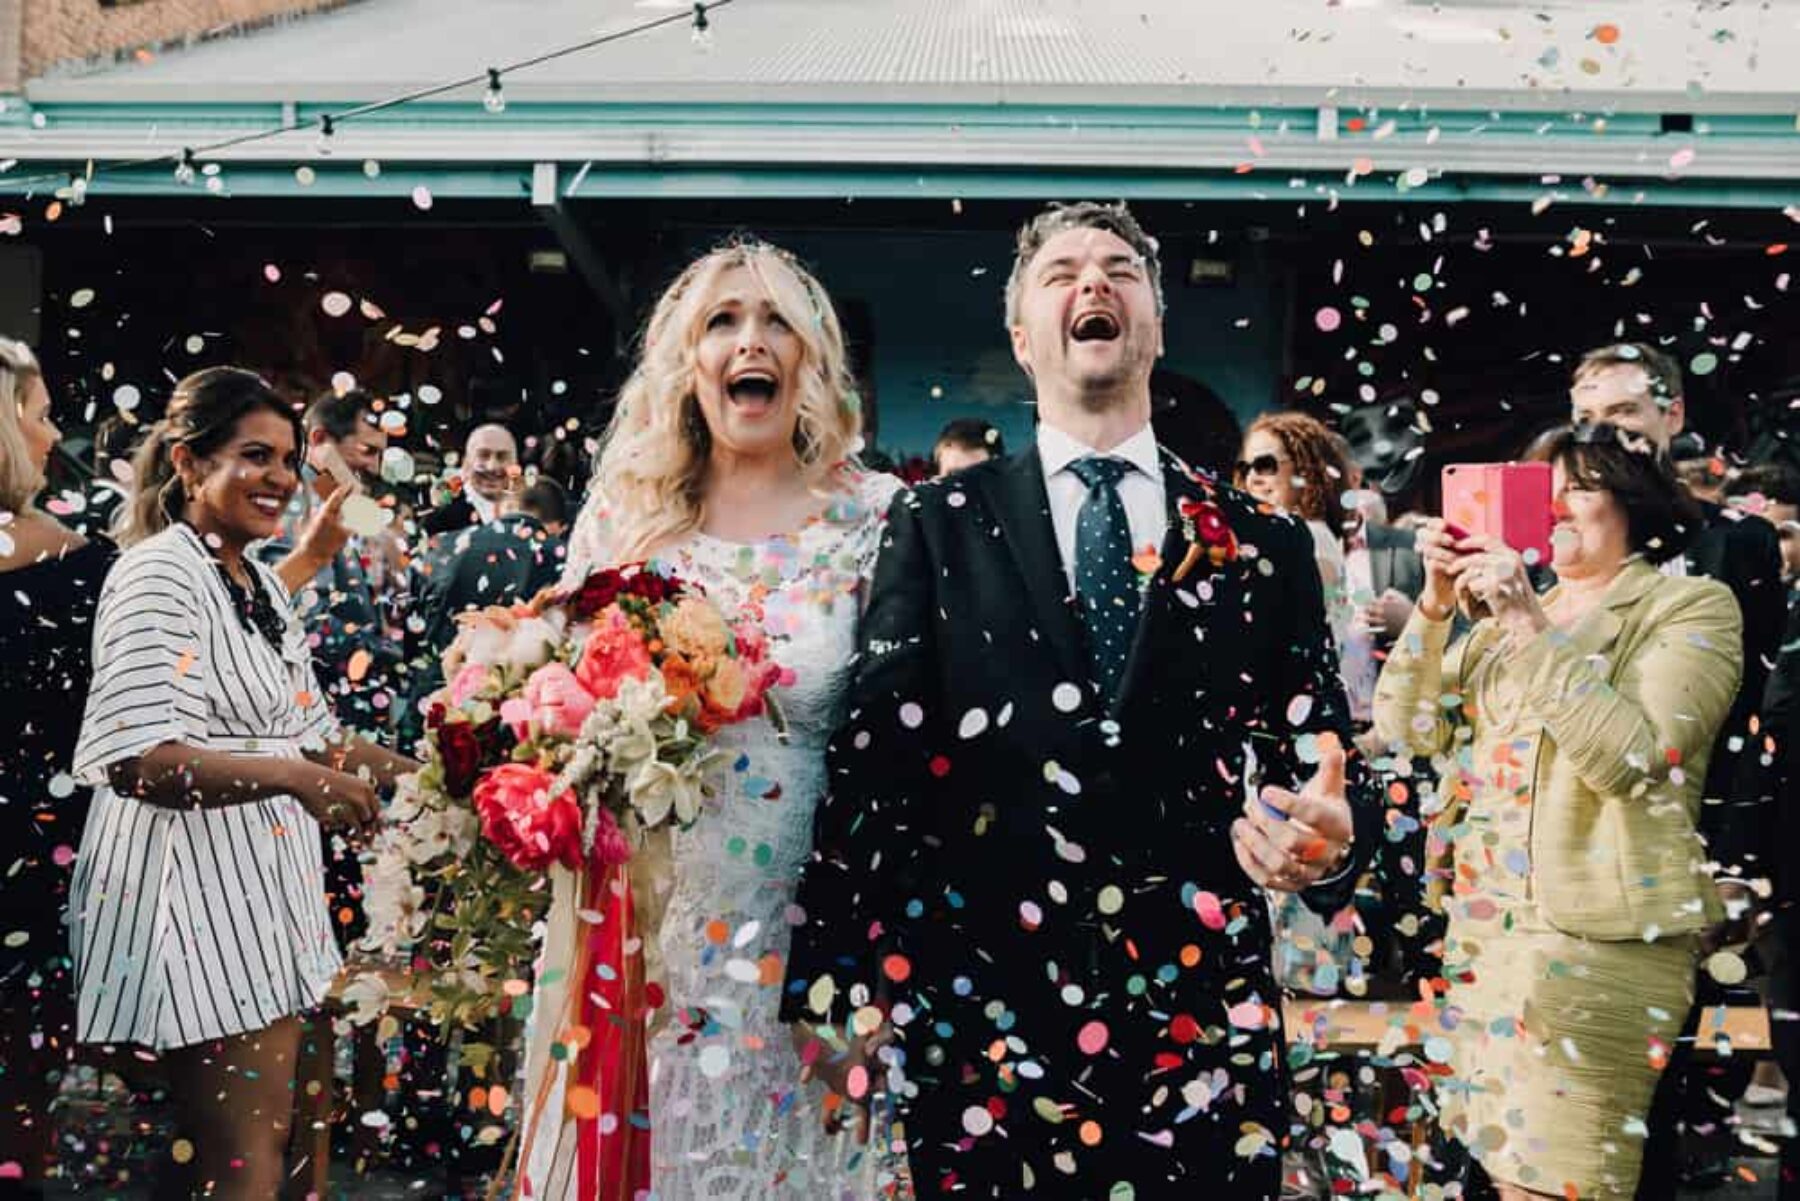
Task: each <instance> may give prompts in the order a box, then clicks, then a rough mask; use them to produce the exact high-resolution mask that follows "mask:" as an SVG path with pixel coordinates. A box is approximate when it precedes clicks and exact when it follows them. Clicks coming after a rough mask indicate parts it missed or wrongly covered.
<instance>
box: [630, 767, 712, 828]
mask: <svg viewBox="0 0 1800 1201" xmlns="http://www.w3.org/2000/svg"><path fill="white" fill-rule="evenodd" d="M625 793H626V796H627V797H628V798H630V801H631V805H632V808H634V809H636V810H637V812H638V817H639V819H640V820H641V821H642V822H643V823H644V825H646V826H659V825H661V824H662V823H663V822H665V821H667V820H668V818H669V814H670V813H674V815H675V820H676V821H678V822H680V823H682V824H683V825H686V824H687V823H688V822H691V821H693V820H694V818H696V817H698V816H699V814H700V789H699V788H698V787H696V785H695V782H694V781H693V780H691V779H689V778H688V776H687V775H686V774H685V773H684V772H682V771H681V770H680V769H679V768H677V767H675V766H674V765H672V764H668V763H664V762H662V761H661V760H658V759H651V760H650V761H649V762H647V763H644V764H643V765H641V766H640V767H639V768H638V769H637V770H636V771H635V772H633V773H632V775H631V778H630V779H629V780H628V781H627V782H626V785H625Z"/></svg>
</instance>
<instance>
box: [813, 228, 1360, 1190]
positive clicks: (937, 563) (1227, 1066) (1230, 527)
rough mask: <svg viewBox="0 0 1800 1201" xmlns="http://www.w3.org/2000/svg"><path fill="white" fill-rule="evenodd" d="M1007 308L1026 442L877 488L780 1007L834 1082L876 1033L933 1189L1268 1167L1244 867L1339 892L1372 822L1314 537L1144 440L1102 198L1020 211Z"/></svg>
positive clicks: (1224, 1175) (1257, 918)
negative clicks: (825, 793) (894, 1071)
mask: <svg viewBox="0 0 1800 1201" xmlns="http://www.w3.org/2000/svg"><path fill="white" fill-rule="evenodd" d="M1006 310H1007V322H1008V325H1009V326H1010V328H1011V334H1012V345H1013V354H1014V356H1015V357H1016V358H1017V360H1018V362H1019V365H1020V366H1021V367H1022V368H1023V369H1024V370H1025V373H1026V375H1028V376H1029V377H1030V378H1031V380H1032V382H1033V385H1034V386H1035V388H1036V391H1037V403H1038V413H1039V416H1040V418H1041V425H1040V427H1039V430H1038V435H1037V440H1036V445H1035V446H1034V447H1032V448H1030V449H1028V450H1026V451H1025V452H1024V453H1023V454H1020V455H1017V456H1015V457H1013V458H1010V459H1006V460H1003V461H997V462H988V463H983V464H980V465H978V466H976V467H973V468H970V469H968V470H966V471H963V472H960V473H958V474H956V475H954V476H951V477H949V478H947V479H945V480H942V481H938V482H936V483H933V484H927V485H925V486H922V487H920V488H918V489H916V490H914V491H912V492H910V493H905V494H902V495H901V496H900V497H898V498H897V499H896V501H895V503H894V505H893V508H892V509H891V511H890V514H889V529H888V533H887V541H886V543H885V544H884V546H883V549H882V552H881V557H880V560H879V563H878V566H877V568H876V572H875V579H874V585H873V589H872V593H871V597H870V603H869V608H868V612H867V614H866V616H865V619H864V624H863V627H862V637H861V641H862V651H861V655H860V657H859V659H858V662H857V665H856V676H855V681H854V684H853V685H852V687H851V689H850V697H849V713H848V717H847V720H846V722H845V724H844V726H843V728H842V729H841V730H840V731H839V732H838V735H837V737H836V739H835V740H834V743H833V746H832V748H831V755H830V768H831V796H830V798H829V799H828V800H827V801H826V802H825V804H824V805H823V807H822V808H821V810H820V813H819V818H818V847H817V854H816V855H815V857H814V859H813V861H812V862H811V864H810V865H809V866H808V868H807V870H806V874H805V875H804V877H803V879H802V882H801V886H800V895H799V902H800V908H801V909H802V910H803V911H804V919H803V920H801V921H800V924H799V925H798V926H797V928H796V929H795V931H794V945H793V950H792V953H791V958H790V962H789V967H788V982H787V987H786V990H785V992H784V1005H783V1016H784V1018H785V1019H786V1020H788V1021H790V1022H793V1023H796V1029H797V1031H798V1033H797V1037H796V1042H797V1043H798V1044H799V1045H800V1046H801V1048H802V1052H801V1053H802V1058H803V1061H805V1062H806V1063H807V1064H808V1073H809V1074H818V1075H821V1076H823V1077H824V1078H825V1079H826V1080H827V1081H829V1082H830V1083H831V1084H832V1085H833V1086H834V1088H835V1090H836V1091H839V1092H841V1093H843V1094H845V1095H848V1096H850V1097H852V1098H856V1097H857V1096H858V1095H859V1094H861V1093H865V1092H867V1091H868V1090H869V1089H870V1087H871V1086H870V1085H869V1084H868V1083H867V1081H868V1080H869V1078H870V1077H869V1074H868V1072H867V1070H866V1069H862V1064H863V1059H864V1056H865V1055H867V1054H868V1052H869V1048H870V1047H871V1046H874V1045H879V1044H880V1043H881V1042H882V1041H884V1040H885V1039H886V1038H887V1037H889V1036H890V1034H891V1035H897V1038H898V1047H890V1048H889V1049H887V1050H886V1051H884V1052H882V1053H881V1054H882V1055H883V1057H885V1058H887V1059H889V1060H896V1059H903V1061H904V1073H903V1076H904V1082H903V1084H901V1086H900V1087H899V1089H898V1091H899V1098H898V1099H899V1102H900V1106H901V1109H902V1114H903V1117H904V1119H905V1131H906V1139H907V1151H908V1154H909V1156H910V1160H911V1166H912V1172H913V1176H914V1179H915V1181H916V1183H917V1186H918V1190H919V1193H920V1195H921V1196H937V1195H939V1194H940V1193H941V1192H946V1191H950V1192H957V1193H959V1194H961V1195H965V1196H970V1197H1001V1198H1021V1197H1045V1198H1056V1199H1062V1198H1102V1199H1108V1198H1110V1199H1123V1198H1135V1201H1149V1199H1151V1198H1176V1197H1179V1198H1191V1197H1209V1196H1220V1197H1227V1196H1228V1197H1232V1198H1234V1199H1235V1198H1255V1197H1265V1196H1266V1197H1274V1196H1275V1195H1276V1194H1277V1193H1278V1191H1279V1187H1280V1147H1281V1144H1282V1142H1283V1141H1284V1139H1285V1136H1286V1131H1287V1125H1288V1119H1287V1116H1286V1115H1287V1114H1288V1113H1290V1112H1291V1110H1289V1109H1288V1107H1287V1091H1286V1079H1285V1070H1284V1047H1283V1043H1282V1038H1281V1031H1280V996H1279V993H1278V991H1277V988H1276V985H1275V982H1274V980H1273V979H1272V978H1271V975H1270V967H1269V938H1270V936H1269V918H1268V913H1267V909H1266V905H1265V902H1264V896H1263V892H1262V888H1265V887H1266V888H1274V889H1282V890H1288V891H1299V892H1301V893H1302V895H1303V896H1304V897H1305V899H1306V900H1307V901H1308V902H1310V903H1312V905H1313V907H1314V908H1316V909H1319V910H1320V911H1321V912H1333V911H1335V910H1336V909H1337V908H1338V907H1340V906H1341V905H1342V904H1343V903H1345V902H1346V901H1347V900H1348V899H1349V897H1350V893H1351V891H1352V888H1353V882H1354V879H1355V877H1356V874H1357V872H1358V870H1359V869H1360V865H1361V864H1362V862H1363V861H1364V860H1365V859H1366V858H1367V855H1368V852H1369V851H1370V849H1371V848H1372V846H1373V844H1374V842H1375V840H1376V839H1377V837H1378V836H1379V831H1378V826H1377V822H1378V815H1377V814H1376V812H1375V810H1374V807H1373V802H1372V801H1371V800H1369V799H1368V798H1367V796H1366V794H1365V792H1364V790H1363V789H1362V788H1361V786H1360V780H1361V773H1360V772H1359V771H1355V770H1352V771H1351V773H1350V778H1351V781H1352V782H1353V785H1354V786H1353V787H1350V788H1347V787H1346V783H1345V765H1344V759H1343V753H1342V751H1341V749H1339V748H1340V747H1345V746H1348V745H1349V744H1350V731H1349V725H1348V718H1347V713H1346V707H1345V702H1344V696H1343V692H1342V688H1341V686H1340V683H1339V678H1338V663H1337V658H1336V654H1335V652H1334V650H1333V647H1332V645H1331V641H1330V636H1329V634H1328V633H1327V631H1326V625H1325V615H1324V611H1323V604H1322V598H1321V590H1320V584H1319V576H1318V571H1317V569H1316V567H1315V566H1314V562H1313V552H1312V539H1311V537H1310V535H1309V534H1308V533H1307V530H1306V528H1305V527H1304V526H1302V525H1300V524H1299V523H1297V522H1295V521H1293V520H1291V519H1289V518H1287V517H1284V516H1277V515H1274V514H1271V513H1268V512H1264V511H1260V510H1259V509H1258V507H1257V506H1256V504H1255V502H1253V501H1252V500H1251V499H1250V498H1248V497H1246V496H1244V495H1242V494H1241V493H1238V492H1236V491H1233V490H1231V489H1229V488H1226V487H1223V486H1221V485H1219V484H1217V483H1215V482H1214V481H1213V480H1212V479H1211V478H1210V477H1208V476H1205V475H1202V474H1199V473H1196V472H1194V471H1192V470H1191V469H1189V468H1188V467H1186V466H1185V465H1184V464H1182V463H1180V462H1179V461H1178V460H1176V459H1175V458H1174V457H1173V456H1171V455H1169V454H1167V453H1166V452H1163V451H1161V450H1159V448H1158V447H1157V445H1156V443H1155V439H1154V437H1153V435H1152V434H1151V431H1150V388H1149V381H1150V371H1151V367H1152V365H1153V364H1154V362H1155V360H1156V358H1157V357H1158V356H1159V355H1160V354H1161V353H1162V350H1163V333H1162V290H1161V284H1160V281H1159V268H1158V264H1157V256H1156V243H1155V242H1154V241H1153V240H1152V239H1151V238H1150V237H1148V236H1147V235H1146V234H1145V233H1144V231H1143V230H1142V229H1141V228H1140V227H1139V226H1138V224H1137V222H1136V220H1135V219H1134V218H1133V217H1132V215H1131V214H1130V213H1129V212H1128V211H1127V210H1126V209H1125V208H1124V207H1123V206H1110V205H1096V204H1078V205H1074V206H1071V207H1067V208H1056V209H1051V210H1049V211H1047V212H1045V213H1043V214H1041V215H1040V216H1038V217H1037V218H1036V219H1035V220H1033V221H1032V222H1031V223H1030V224H1028V225H1027V226H1026V227H1025V228H1024V229H1023V230H1022V231H1021V232H1020V235H1019V247H1018V257H1017V260H1016V261H1015V263H1014V265H1013V272H1012V278H1011V279H1010V280H1009V282H1008V284H1007V291H1006ZM1264 782H1266V785H1267V786H1265V787H1261V788H1260V789H1259V788H1258V786H1259V784H1263V783H1264ZM1278 786H1283V787H1278ZM1289 788H1291V789H1292V791H1289V790H1288V789H1289ZM1252 793H1255V794H1256V796H1257V797H1258V798H1260V799H1251V795H1252ZM1264 802H1266V804H1265V803H1264ZM1353 835H1354V836H1353ZM1259 886H1260V887H1259ZM846 1031H847V1032H848V1036H849V1038H848V1044H847V1045H848V1050H845V1047H846V1041H845V1033H846ZM815 1032H816V1033H815ZM858 1069H862V1070H858ZM1209 1190H1210V1191H1209Z"/></svg>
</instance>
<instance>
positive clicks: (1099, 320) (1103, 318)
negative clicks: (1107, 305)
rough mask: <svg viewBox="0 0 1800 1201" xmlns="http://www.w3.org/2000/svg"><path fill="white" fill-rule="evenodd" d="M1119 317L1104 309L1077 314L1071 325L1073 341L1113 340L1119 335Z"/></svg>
mask: <svg viewBox="0 0 1800 1201" xmlns="http://www.w3.org/2000/svg"><path fill="white" fill-rule="evenodd" d="M1119 332H1120V331H1119V319H1118V318H1117V317H1114V316H1113V315H1112V314H1111V313H1108V312H1106V311H1105V310H1103V309H1092V310H1089V311H1088V312H1085V313H1080V314H1077V315H1076V317H1075V320H1074V322H1073V323H1072V324H1071V325H1070V326H1069V339H1070V341H1073V342H1112V341H1115V340H1116V339H1117V338H1118V336H1119Z"/></svg>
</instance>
